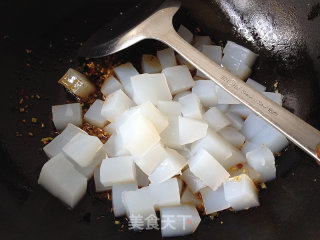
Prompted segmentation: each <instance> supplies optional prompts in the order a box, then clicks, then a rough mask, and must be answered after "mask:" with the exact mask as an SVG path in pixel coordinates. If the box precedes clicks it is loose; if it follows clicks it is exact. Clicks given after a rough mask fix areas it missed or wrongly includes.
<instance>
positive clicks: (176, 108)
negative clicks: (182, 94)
mask: <svg viewBox="0 0 320 240" xmlns="http://www.w3.org/2000/svg"><path fill="white" fill-rule="evenodd" d="M157 107H158V109H159V111H160V112H162V113H163V114H164V115H166V116H180V115H181V103H179V102H176V101H162V100H160V101H158V104H157Z"/></svg>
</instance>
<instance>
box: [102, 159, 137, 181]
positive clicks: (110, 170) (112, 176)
mask: <svg viewBox="0 0 320 240" xmlns="http://www.w3.org/2000/svg"><path fill="white" fill-rule="evenodd" d="M135 180H136V169H135V164H134V161H133V157H132V156H123V157H115V158H106V159H104V160H103V161H102V164H101V166H100V181H101V184H102V185H103V186H105V187H108V186H112V185H113V184H114V183H126V182H133V181H135Z"/></svg>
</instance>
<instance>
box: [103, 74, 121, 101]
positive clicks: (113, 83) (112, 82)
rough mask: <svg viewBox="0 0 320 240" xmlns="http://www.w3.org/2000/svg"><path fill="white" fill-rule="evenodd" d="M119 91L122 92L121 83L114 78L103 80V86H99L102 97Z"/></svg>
mask: <svg viewBox="0 0 320 240" xmlns="http://www.w3.org/2000/svg"><path fill="white" fill-rule="evenodd" d="M119 89H121V90H122V91H123V90H124V89H123V87H122V85H121V83H120V82H119V81H118V80H117V79H116V78H115V77H114V76H112V75H111V76H110V77H108V78H107V79H106V80H104V82H103V84H102V85H101V89H100V91H101V92H102V94H103V95H104V96H108V95H109V94H111V93H113V92H115V91H117V90H119Z"/></svg>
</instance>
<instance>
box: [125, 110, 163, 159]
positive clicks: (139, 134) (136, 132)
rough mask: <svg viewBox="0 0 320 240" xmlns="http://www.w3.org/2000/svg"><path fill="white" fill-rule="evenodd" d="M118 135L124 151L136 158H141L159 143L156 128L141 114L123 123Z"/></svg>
mask: <svg viewBox="0 0 320 240" xmlns="http://www.w3.org/2000/svg"><path fill="white" fill-rule="evenodd" d="M119 135H120V136H121V138H122V140H123V143H124V145H125V147H126V149H128V151H129V152H130V153H131V154H132V155H134V156H137V157H142V156H143V155H144V154H145V153H146V152H147V151H148V150H149V149H150V148H152V147H153V146H154V145H156V144H157V143H158V142H159V141H160V136H159V134H158V132H157V130H156V128H155V127H154V126H153V124H152V123H151V122H150V121H148V120H147V119H146V118H145V117H143V116H142V115H141V114H137V115H134V116H132V117H131V118H129V119H128V120H127V121H126V122H125V123H123V124H122V125H121V126H120V127H119Z"/></svg>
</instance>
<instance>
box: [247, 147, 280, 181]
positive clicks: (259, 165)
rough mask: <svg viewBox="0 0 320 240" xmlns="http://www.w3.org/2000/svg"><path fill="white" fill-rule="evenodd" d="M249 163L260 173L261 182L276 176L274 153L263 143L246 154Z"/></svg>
mask: <svg viewBox="0 0 320 240" xmlns="http://www.w3.org/2000/svg"><path fill="white" fill-rule="evenodd" d="M246 158H247V160H248V164H249V165H250V166H251V167H252V168H253V169H254V170H256V171H257V172H258V173H259V174H260V179H259V181H260V182H266V181H271V180H273V179H275V178H276V166H275V159H274V155H273V153H272V152H271V151H270V149H268V148H267V147H266V146H264V145H262V146H260V147H259V148H256V149H255V150H253V151H251V152H248V153H247V154H246Z"/></svg>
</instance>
